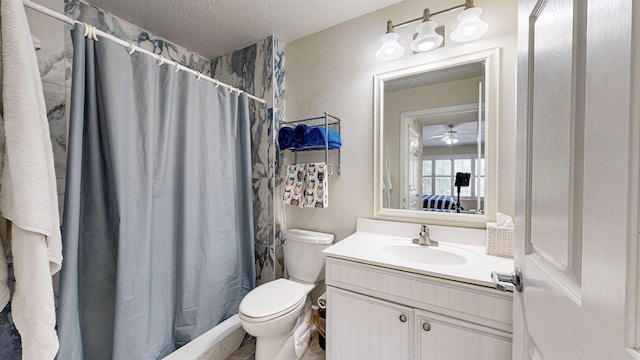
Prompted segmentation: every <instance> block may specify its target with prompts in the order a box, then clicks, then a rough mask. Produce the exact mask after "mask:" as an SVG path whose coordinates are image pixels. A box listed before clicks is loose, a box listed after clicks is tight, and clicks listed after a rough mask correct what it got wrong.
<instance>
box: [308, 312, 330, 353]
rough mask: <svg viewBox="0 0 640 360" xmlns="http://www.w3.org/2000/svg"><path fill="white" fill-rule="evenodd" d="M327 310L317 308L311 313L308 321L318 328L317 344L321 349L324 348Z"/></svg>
mask: <svg viewBox="0 0 640 360" xmlns="http://www.w3.org/2000/svg"><path fill="white" fill-rule="evenodd" d="M326 317H327V310H326V309H319V310H318V311H317V312H314V313H313V316H312V317H311V321H310V323H311V324H312V325H313V326H315V327H316V329H318V344H319V345H320V348H321V349H322V350H325V340H326V336H327V332H326V328H327V320H326Z"/></svg>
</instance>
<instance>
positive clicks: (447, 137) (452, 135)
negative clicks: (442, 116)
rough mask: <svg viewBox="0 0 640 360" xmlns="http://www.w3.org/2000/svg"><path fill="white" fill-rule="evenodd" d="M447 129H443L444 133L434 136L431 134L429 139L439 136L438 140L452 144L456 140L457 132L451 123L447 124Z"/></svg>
mask: <svg viewBox="0 0 640 360" xmlns="http://www.w3.org/2000/svg"><path fill="white" fill-rule="evenodd" d="M448 126H449V130H448V131H445V132H444V133H442V134H440V135H435V136H431V137H430V138H429V139H437V138H441V139H440V140H441V141H442V142H444V143H446V144H447V145H453V144H455V143H457V142H458V132H457V131H455V130H453V124H449V125H448Z"/></svg>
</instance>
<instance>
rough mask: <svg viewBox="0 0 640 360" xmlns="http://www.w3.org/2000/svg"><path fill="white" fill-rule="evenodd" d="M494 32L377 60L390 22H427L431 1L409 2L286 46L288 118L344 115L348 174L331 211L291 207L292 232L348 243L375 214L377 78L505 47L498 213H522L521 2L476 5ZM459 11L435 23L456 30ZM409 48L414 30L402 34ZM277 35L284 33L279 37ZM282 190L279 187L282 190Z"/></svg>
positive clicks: (436, 3)
mask: <svg viewBox="0 0 640 360" xmlns="http://www.w3.org/2000/svg"><path fill="white" fill-rule="evenodd" d="M475 4H476V6H479V7H481V8H482V9H483V10H484V13H483V15H482V17H483V19H484V21H486V22H487V23H488V24H489V26H490V28H489V31H488V33H487V34H486V35H485V36H484V37H483V38H481V39H479V40H476V41H474V42H471V43H465V44H458V43H454V42H453V41H451V40H450V39H449V38H447V39H446V40H445V42H446V46H445V47H444V48H440V49H437V50H435V51H432V52H428V53H422V54H417V55H409V52H410V51H407V53H405V55H404V56H403V57H402V58H401V59H399V60H395V61H391V62H384V61H380V60H378V59H377V58H376V57H375V52H376V51H377V49H378V48H379V45H380V41H379V39H380V36H382V35H383V34H384V31H385V25H386V21H387V20H393V21H394V22H396V23H399V22H402V21H406V20H409V19H413V18H416V17H419V16H421V14H422V11H423V9H424V6H425V2H424V1H411V0H404V1H403V2H401V3H399V4H397V5H393V6H390V7H387V8H385V9H382V10H380V11H377V12H374V13H371V14H369V15H365V16H362V17H360V18H357V19H354V20H352V21H349V22H346V23H343V24H340V25H337V26H334V27H332V28H330V29H327V30H324V31H322V32H319V33H316V34H313V35H311V36H308V37H306V38H303V39H300V40H297V41H295V42H292V43H289V44H287V45H286V49H285V53H286V59H287V65H286V80H285V84H286V86H285V88H286V89H287V94H286V97H287V101H286V109H285V114H286V115H285V116H286V120H294V119H296V118H306V117H310V116H317V115H320V114H321V113H322V112H324V111H329V112H330V113H332V114H335V115H337V116H340V117H341V118H342V119H343V123H342V134H341V135H342V144H343V146H342V175H341V176H337V177H332V178H331V179H330V183H329V184H330V191H329V194H330V196H329V208H328V209H298V208H293V207H290V206H287V208H286V214H285V215H286V224H285V226H286V228H296V227H299V228H305V229H310V230H316V231H325V232H330V233H333V234H335V235H336V239H337V240H340V239H342V238H344V237H346V236H348V235H349V234H351V233H353V232H354V231H355V226H356V218H358V217H365V218H371V217H372V216H373V177H372V176H373V121H374V119H373V76H374V75H375V74H378V73H383V72H387V71H391V70H395V69H399V68H403V67H407V66H412V65H417V64H420V63H425V62H430V61H435V60H438V59H441V58H444V57H451V56H456V55H460V54H464V53H469V52H474V51H479V50H484V49H489V48H493V47H500V48H502V52H501V58H500V62H501V64H500V66H501V72H500V76H499V78H500V86H501V89H500V101H499V118H500V121H499V139H500V148H499V152H498V156H499V164H500V168H499V174H498V179H499V187H500V197H499V203H498V210H499V211H501V212H504V213H508V214H513V212H514V191H515V190H514V188H515V172H514V166H515V163H514V161H515V160H514V159H515V144H514V139H515V63H516V29H517V18H516V13H517V1H515V0H484V1H483V0H476V2H475ZM428 5H429V6H430V8H431V10H432V12H434V11H438V10H441V9H444V8H447V7H450V6H451V2H450V1H448V0H431V1H429V3H428ZM458 13H459V11H454V12H452V13H448V14H443V15H439V16H437V17H435V18H433V20H435V21H437V22H438V23H439V24H440V25H445V26H446V34H447V36H448V34H450V33H451V31H452V30H453V29H454V27H455V23H456V16H457V15H458ZM397 32H398V33H399V34H400V36H401V42H402V44H403V45H405V46H406V47H407V48H408V41H407V40H408V39H410V38H411V35H412V33H413V32H414V26H408V27H405V28H402V29H399V30H398V31H397ZM276 35H277V34H276ZM277 191H279V189H278V190H277Z"/></svg>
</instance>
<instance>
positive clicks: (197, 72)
mask: <svg viewBox="0 0 640 360" xmlns="http://www.w3.org/2000/svg"><path fill="white" fill-rule="evenodd" d="M201 77H202V74H200V71H196V80H200V78H201Z"/></svg>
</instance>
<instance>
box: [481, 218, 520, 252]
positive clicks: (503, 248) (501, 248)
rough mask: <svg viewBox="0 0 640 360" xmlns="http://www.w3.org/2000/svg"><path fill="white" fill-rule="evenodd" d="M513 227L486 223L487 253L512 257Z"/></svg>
mask: <svg viewBox="0 0 640 360" xmlns="http://www.w3.org/2000/svg"><path fill="white" fill-rule="evenodd" d="M513 233H514V228H513V227H505V226H498V224H497V223H493V222H488V223H487V254H488V255H495V256H501V257H506V258H510V259H513Z"/></svg>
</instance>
